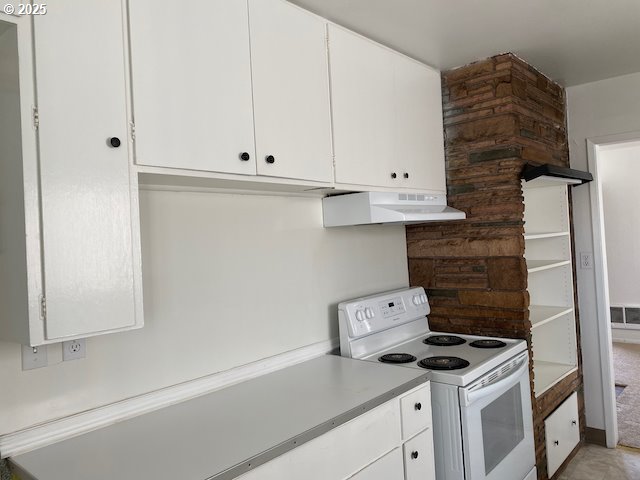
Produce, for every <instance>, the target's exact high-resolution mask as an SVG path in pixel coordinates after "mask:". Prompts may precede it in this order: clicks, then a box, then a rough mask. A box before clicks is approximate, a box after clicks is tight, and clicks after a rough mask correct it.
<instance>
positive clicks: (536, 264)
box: [527, 260, 571, 273]
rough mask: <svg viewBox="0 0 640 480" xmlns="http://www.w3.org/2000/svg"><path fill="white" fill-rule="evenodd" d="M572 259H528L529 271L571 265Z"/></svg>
mask: <svg viewBox="0 0 640 480" xmlns="http://www.w3.org/2000/svg"><path fill="white" fill-rule="evenodd" d="M570 263H571V260H527V272H529V273H534V272H541V271H542V270H549V269H550V268H557V267H562V266H563V265H569V264H570Z"/></svg>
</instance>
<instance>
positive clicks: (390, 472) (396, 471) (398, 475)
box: [349, 448, 404, 480]
mask: <svg viewBox="0 0 640 480" xmlns="http://www.w3.org/2000/svg"><path fill="white" fill-rule="evenodd" d="M349 480H404V473H403V466H402V451H401V449H400V448H396V449H395V450H392V451H391V452H389V453H387V454H386V455H385V456H384V457H382V458H380V459H378V460H376V461H375V462H373V463H372V464H371V465H369V466H367V467H365V468H363V469H362V470H360V471H359V472H358V473H356V474H355V475H354V476H352V477H349Z"/></svg>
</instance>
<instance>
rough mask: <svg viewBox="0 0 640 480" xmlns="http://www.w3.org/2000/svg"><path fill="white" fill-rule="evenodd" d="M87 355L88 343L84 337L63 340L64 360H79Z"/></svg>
mask: <svg viewBox="0 0 640 480" xmlns="http://www.w3.org/2000/svg"><path fill="white" fill-rule="evenodd" d="M86 356H87V345H86V343H85V339H84V338H79V339H78V340H69V341H68V342H62V360H63V361H65V362H67V361H69V360H78V359H79V358H84V357H86Z"/></svg>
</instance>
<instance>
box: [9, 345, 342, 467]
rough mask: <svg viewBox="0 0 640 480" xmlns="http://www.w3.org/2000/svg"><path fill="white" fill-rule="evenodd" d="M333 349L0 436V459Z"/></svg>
mask: <svg viewBox="0 0 640 480" xmlns="http://www.w3.org/2000/svg"><path fill="white" fill-rule="evenodd" d="M337 347H338V339H337V338H334V339H331V340H327V341H324V342H319V343H315V344H312V345H308V346H306V347H302V348H298V349H296V350H291V351H289V352H285V353H281V354H279V355H275V356H273V357H269V358H266V359H263V360H258V361H256V362H253V363H249V364H247V365H243V366H240V367H236V368H233V369H231V370H227V371H224V372H220V373H215V374H213V375H208V376H206V377H202V378H197V379H195V380H190V381H188V382H184V383H181V384H178V385H173V386H171V387H167V388H163V389H160V390H156V391H154V392H150V393H146V394H143V395H139V396H137V397H133V398H129V399H126V400H122V401H120V402H116V403H113V404H110V405H106V406H104V407H99V408H95V409H92V410H88V411H86V412H82V413H78V414H75V415H71V416H69V417H64V418H61V419H58V420H52V421H50V422H46V423H43V424H41V425H37V426H34V427H30V428H27V429H25V430H21V431H19V432H15V433H10V434H7V435H3V436H0V458H8V457H13V456H16V455H20V454H23V453H26V452H29V451H31V450H35V449H37V448H41V447H44V446H46V445H51V444H52V443H56V442H59V441H61V440H66V439H68V438H72V437H75V436H78V435H81V434H83V433H87V432H91V431H93V430H97V429H99V428H103V427H106V426H109V425H113V424H114V423H117V422H121V421H123V420H126V419H128V418H133V417H137V416H138V415H142V414H145V413H149V412H152V411H154V410H158V409H160V408H164V407H168V406H170V405H174V404H176V403H179V402H183V401H185V400H189V399H192V398H195V397H198V396H201V395H205V394H207V393H211V392H213V391H215V390H219V389H221V388H225V387H228V386H231V385H234V384H236V383H240V382H243V381H246V380H249V379H251V378H255V377H259V376H261V375H265V374H267V373H271V372H274V371H276V370H280V369H282V368H286V367H289V366H292V365H295V364H298V363H301V362H304V361H306V360H311V359H313V358H316V357H319V356H321V355H325V354H327V353H330V352H332V351H333V350H335V349H336V348H337Z"/></svg>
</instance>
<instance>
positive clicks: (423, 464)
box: [402, 429, 436, 480]
mask: <svg viewBox="0 0 640 480" xmlns="http://www.w3.org/2000/svg"><path fill="white" fill-rule="evenodd" d="M402 450H403V455H404V473H405V479H406V480H435V478H436V476H435V475H436V474H435V471H434V468H433V435H432V431H431V429H427V430H425V431H423V432H422V433H419V434H418V435H416V436H415V437H413V438H412V439H411V440H408V441H407V442H405V444H404V445H403V446H402Z"/></svg>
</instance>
